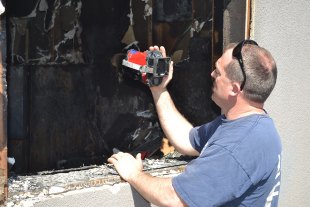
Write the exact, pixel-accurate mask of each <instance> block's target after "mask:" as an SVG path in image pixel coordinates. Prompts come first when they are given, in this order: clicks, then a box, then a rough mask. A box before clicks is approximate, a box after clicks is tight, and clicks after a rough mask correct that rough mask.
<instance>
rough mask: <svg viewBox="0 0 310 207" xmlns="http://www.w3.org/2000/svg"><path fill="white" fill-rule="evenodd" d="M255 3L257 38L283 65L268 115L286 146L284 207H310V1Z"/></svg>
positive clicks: (269, 101)
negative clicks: (309, 195) (309, 121)
mask: <svg viewBox="0 0 310 207" xmlns="http://www.w3.org/2000/svg"><path fill="white" fill-rule="evenodd" d="M253 3H254V11H253V13H254V15H253V20H254V21H253V25H252V26H253V27H252V30H251V36H252V38H253V39H254V40H256V41H258V43H259V44H260V45H261V46H263V47H266V48H267V49H269V50H270V51H271V53H272V54H273V55H274V57H275V59H276V61H277V65H278V82H277V85H276V88H275V90H274V91H273V94H272V95H271V97H270V98H269V100H268V102H267V104H266V109H267V111H268V112H269V113H270V114H271V116H272V117H273V119H274V120H275V123H276V125H277V127H278V130H279V133H280V135H281V137H282V144H283V153H282V181H281V195H280V204H279V206H281V207H284V206H285V207H294V206H300V207H306V206H310V199H309V197H308V194H309V191H310V182H309V180H310V168H309V165H310V156H309V146H310V145H309V137H310V125H309V123H308V120H309V116H310V96H309V95H310V84H309V78H310V69H309V65H310V58H309V57H310V56H309V54H310V35H309V34H310V21H309V20H310V13H309V9H310V1H309V0H300V1H291V0H274V1H266V0H265V1H264V0H255V1H254V2H253Z"/></svg>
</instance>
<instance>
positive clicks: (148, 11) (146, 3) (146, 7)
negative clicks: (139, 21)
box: [141, 0, 153, 19]
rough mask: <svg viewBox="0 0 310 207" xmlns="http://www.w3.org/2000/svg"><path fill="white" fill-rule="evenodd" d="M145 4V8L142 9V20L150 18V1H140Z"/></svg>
mask: <svg viewBox="0 0 310 207" xmlns="http://www.w3.org/2000/svg"><path fill="white" fill-rule="evenodd" d="M141 1H143V2H145V7H144V19H146V17H148V16H152V12H153V8H152V6H151V1H149V0H141Z"/></svg>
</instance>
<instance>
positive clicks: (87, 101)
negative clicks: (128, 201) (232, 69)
mask: <svg viewBox="0 0 310 207" xmlns="http://www.w3.org/2000/svg"><path fill="white" fill-rule="evenodd" d="M194 2H195V4H194V3H193V4H191V1H181V0H176V1H171V2H170V3H169V5H166V4H165V3H164V1H158V2H157V5H156V9H160V10H158V11H157V13H156V15H157V16H156V18H154V19H152V18H151V17H152V9H151V8H152V5H150V4H149V3H148V2H147V1H130V0H125V1H124V0H106V1H100V0H95V1H86V0H84V1H83V0H76V1H73V0H66V1H55V0H38V1H30V0H27V1H19V0H12V1H8V2H7V15H8V32H9V35H8V39H9V47H8V48H9V55H8V68H9V70H8V94H9V105H8V127H9V128H8V129H9V130H8V138H9V140H8V141H9V156H10V157H14V158H15V160H16V163H15V165H14V166H13V168H12V169H11V170H14V171H16V172H20V173H25V172H37V171H42V170H50V169H63V168H71V167H79V166H82V165H91V164H99V163H103V162H104V161H105V159H106V158H107V157H108V156H110V155H111V153H112V149H113V148H115V147H116V148H118V149H120V150H123V151H129V152H132V153H133V154H134V153H136V152H137V151H145V152H146V153H147V154H148V155H151V154H153V153H155V152H156V151H157V149H159V147H160V144H161V139H162V137H164V135H163V134H162V131H161V128H160V124H159V122H158V119H157V115H156V111H155V108H154V104H153V100H152V96H151V94H150V91H149V89H148V86H146V85H144V84H142V83H140V82H138V81H134V80H132V79H130V78H126V77H124V76H123V75H122V74H121V73H120V68H119V65H118V64H117V63H118V62H119V61H116V60H117V58H115V57H121V56H119V55H120V54H124V52H125V50H124V48H125V47H126V46H127V45H129V44H131V43H135V44H136V45H137V46H138V47H139V48H140V49H141V50H142V51H144V50H146V49H147V46H148V45H149V44H153V43H154V44H163V45H165V44H167V51H169V55H171V56H172V55H175V54H177V53H178V52H180V51H181V53H182V52H183V53H182V55H179V57H178V58H177V61H175V62H176V63H177V64H176V66H175V75H174V78H173V81H172V82H171V84H170V86H169V90H170V92H171V95H172V97H173V99H174V100H175V104H176V106H177V108H178V109H179V110H180V111H181V112H182V114H184V116H185V117H186V118H188V119H189V120H190V121H191V122H192V123H193V124H194V125H198V124H202V123H204V122H206V121H209V120H211V119H212V118H213V117H214V116H216V114H218V113H219V111H218V109H217V108H216V107H215V106H214V105H213V103H212V101H211V99H210V96H211V86H212V83H211V79H210V73H211V68H212V66H211V54H212V52H211V49H212V47H211V37H212V35H211V34H212V31H211V23H212V22H211V21H210V19H211V17H212V14H211V15H210V12H211V11H212V9H210V5H212V4H211V2H212V1H200V0H195V1H194ZM22 4H23V5H25V7H24V9H22V8H21V5H22ZM171 4H175V7H174V10H173V11H174V12H172V13H171V11H170V10H169V7H171ZM193 5H194V6H193ZM195 5H196V7H197V8H196V9H195V8H192V6H193V7H195ZM172 6H173V5H172ZM191 9H192V10H195V11H196V13H195V14H193V15H192V16H191V15H190V11H191ZM175 10H176V11H175ZM173 14H175V15H173ZM179 17H180V18H179ZM165 18H166V19H165ZM193 18H195V19H193ZM176 56H177V55H175V56H174V57H176ZM176 130H177V129H176ZM157 155H158V154H157Z"/></svg>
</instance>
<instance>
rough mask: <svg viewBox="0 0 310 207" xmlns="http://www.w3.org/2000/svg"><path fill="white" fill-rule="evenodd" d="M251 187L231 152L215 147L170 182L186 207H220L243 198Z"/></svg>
mask: <svg viewBox="0 0 310 207" xmlns="http://www.w3.org/2000/svg"><path fill="white" fill-rule="evenodd" d="M251 184H252V183H251V181H250V179H249V177H248V176H247V174H246V173H245V172H244V170H243V169H242V167H241V166H240V165H239V163H238V162H237V161H236V160H235V159H234V157H233V156H232V155H231V154H230V152H229V151H227V150H226V149H224V148H222V147H220V146H216V145H212V146H209V147H208V148H207V149H205V150H204V151H203V155H201V156H200V157H198V158H197V159H195V160H193V161H191V162H190V163H189V164H188V165H187V166H186V168H185V171H184V172H183V173H181V174H180V175H178V176H176V177H174V178H173V179H172V185H173V187H174V189H175V191H176V192H177V194H178V195H179V196H180V197H181V198H182V199H183V200H184V201H185V202H186V203H187V204H188V205H189V206H220V205H221V204H223V203H226V202H228V201H230V200H232V199H234V198H236V197H239V196H240V195H242V194H243V193H244V192H245V191H246V190H247V189H248V188H249V187H250V185H251Z"/></svg>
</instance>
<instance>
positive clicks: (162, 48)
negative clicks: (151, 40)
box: [160, 46, 166, 57]
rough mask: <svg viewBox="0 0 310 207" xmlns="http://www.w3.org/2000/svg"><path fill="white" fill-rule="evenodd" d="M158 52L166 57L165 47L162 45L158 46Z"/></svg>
mask: <svg viewBox="0 0 310 207" xmlns="http://www.w3.org/2000/svg"><path fill="white" fill-rule="evenodd" d="M160 52H161V54H162V55H163V57H166V49H165V48H164V47H163V46H160Z"/></svg>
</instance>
